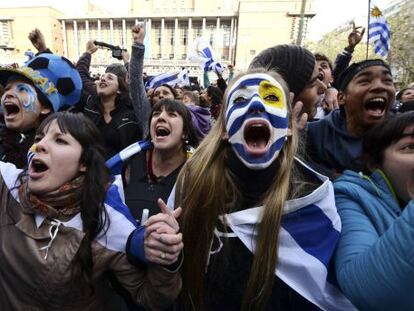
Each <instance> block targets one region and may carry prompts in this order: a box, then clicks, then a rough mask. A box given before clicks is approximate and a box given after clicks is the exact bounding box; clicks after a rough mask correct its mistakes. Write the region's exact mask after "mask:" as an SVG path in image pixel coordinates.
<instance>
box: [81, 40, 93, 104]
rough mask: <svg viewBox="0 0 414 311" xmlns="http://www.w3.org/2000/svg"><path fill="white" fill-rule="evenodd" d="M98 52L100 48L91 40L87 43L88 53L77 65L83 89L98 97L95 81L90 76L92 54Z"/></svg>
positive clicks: (86, 52)
mask: <svg viewBox="0 0 414 311" xmlns="http://www.w3.org/2000/svg"><path fill="white" fill-rule="evenodd" d="M97 50H98V47H97V46H96V45H95V44H94V43H93V40H89V41H88V42H87V43H86V51H85V53H83V54H82V55H81V57H80V58H79V60H78V62H77V63H76V69H77V70H78V71H79V75H80V76H81V79H82V85H83V89H84V90H85V92H86V93H88V94H90V95H93V96H98V94H97V93H96V84H95V81H94V80H93V79H92V78H91V76H90V74H89V68H90V66H91V59H92V54H93V53H95V52H96V51H97Z"/></svg>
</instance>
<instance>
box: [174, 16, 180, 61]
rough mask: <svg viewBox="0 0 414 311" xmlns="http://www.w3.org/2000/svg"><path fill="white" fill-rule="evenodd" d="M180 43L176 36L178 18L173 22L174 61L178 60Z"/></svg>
mask: <svg viewBox="0 0 414 311" xmlns="http://www.w3.org/2000/svg"><path fill="white" fill-rule="evenodd" d="M179 43H180V37H179V35H178V18H175V20H174V59H175V60H177V59H178V44H179Z"/></svg>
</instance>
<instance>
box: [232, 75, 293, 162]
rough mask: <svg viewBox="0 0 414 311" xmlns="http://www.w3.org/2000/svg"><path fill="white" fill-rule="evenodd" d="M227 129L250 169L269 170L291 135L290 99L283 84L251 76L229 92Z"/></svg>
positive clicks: (239, 153) (241, 158)
mask: <svg viewBox="0 0 414 311" xmlns="http://www.w3.org/2000/svg"><path fill="white" fill-rule="evenodd" d="M228 94H229V95H228V97H227V100H226V130H227V134H228V136H229V142H230V144H231V145H232V148H233V150H234V152H235V153H236V155H237V157H238V158H239V159H240V160H241V161H242V162H243V163H244V164H245V165H246V166H247V167H248V168H250V169H263V168H266V167H268V166H269V165H270V164H271V163H272V162H273V161H274V160H275V159H276V158H277V156H278V155H279V152H280V150H281V149H282V147H283V145H284V142H285V141H286V137H287V132H288V107H287V104H288V103H287V98H286V94H285V92H284V90H283V87H282V85H281V84H280V83H279V82H278V81H277V80H275V78H273V77H272V76H270V75H268V74H265V73H252V74H247V75H245V76H243V77H242V78H240V79H239V80H238V81H237V82H236V83H235V84H234V85H233V86H232V87H231V89H230V90H229V93H228Z"/></svg>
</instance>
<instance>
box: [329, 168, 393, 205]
mask: <svg viewBox="0 0 414 311" xmlns="http://www.w3.org/2000/svg"><path fill="white" fill-rule="evenodd" d="M334 187H335V192H337V193H344V194H348V195H349V196H352V197H354V196H355V195H356V194H358V196H361V194H362V193H366V192H368V193H369V194H371V195H373V196H375V197H378V198H379V199H382V200H385V201H388V200H391V201H392V204H391V202H390V204H389V206H392V205H394V204H395V202H398V198H397V196H396V194H395V192H394V189H393V187H392V185H391V183H390V182H389V180H388V178H387V177H386V176H385V174H384V172H383V171H381V170H375V171H374V172H373V173H372V174H371V175H370V176H367V175H364V174H363V173H362V172H359V173H357V172H354V171H350V170H346V171H344V173H343V174H342V175H341V176H339V177H338V178H337V179H336V180H335V182H334Z"/></svg>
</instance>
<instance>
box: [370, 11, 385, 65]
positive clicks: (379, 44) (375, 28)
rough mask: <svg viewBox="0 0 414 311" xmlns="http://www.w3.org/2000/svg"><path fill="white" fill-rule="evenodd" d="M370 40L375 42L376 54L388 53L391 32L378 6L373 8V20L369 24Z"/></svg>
mask: <svg viewBox="0 0 414 311" xmlns="http://www.w3.org/2000/svg"><path fill="white" fill-rule="evenodd" d="M368 40H369V42H370V43H374V49H375V54H378V55H380V56H382V57H386V56H387V55H388V51H389V49H390V42H391V32H390V28H389V26H388V23H387V21H386V19H385V17H384V16H383V15H382V12H381V11H380V10H379V9H378V7H374V8H373V9H372V10H371V21H370V23H369V25H368Z"/></svg>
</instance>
